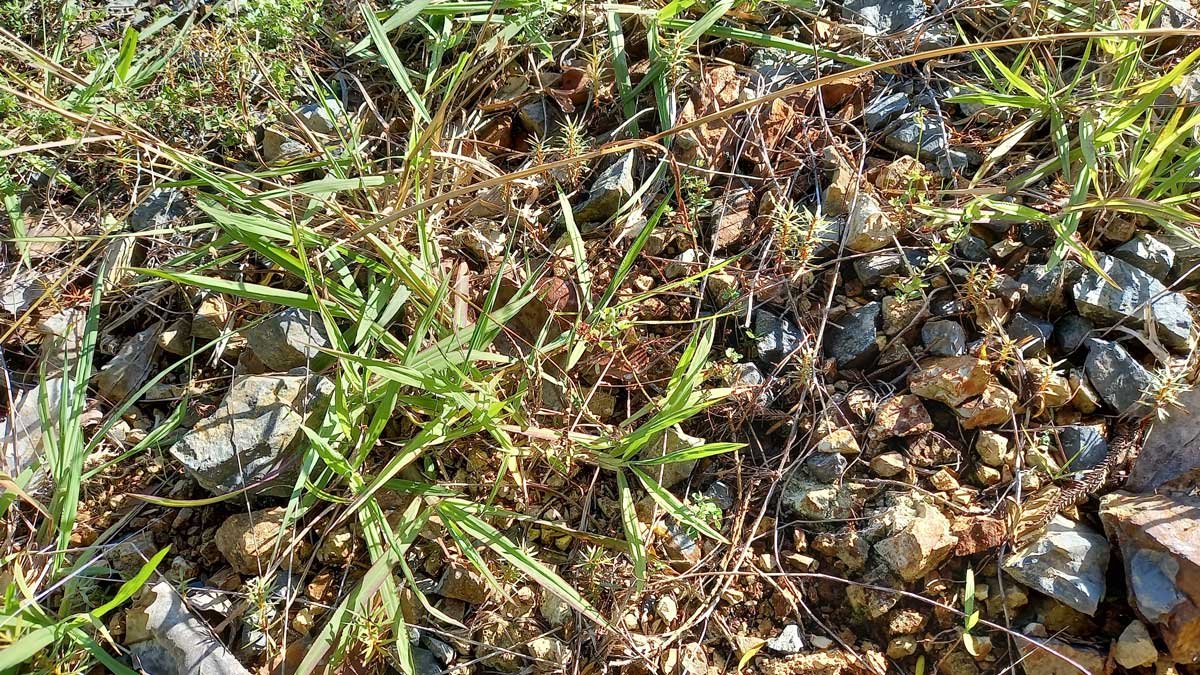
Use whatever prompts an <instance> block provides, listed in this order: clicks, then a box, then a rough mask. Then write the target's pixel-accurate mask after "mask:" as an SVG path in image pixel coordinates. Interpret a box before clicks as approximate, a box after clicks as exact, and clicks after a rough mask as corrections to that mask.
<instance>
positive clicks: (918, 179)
mask: <svg viewBox="0 0 1200 675" xmlns="http://www.w3.org/2000/svg"><path fill="white" fill-rule="evenodd" d="M928 186H929V173H928V172H927V171H926V170H925V165H924V164H922V163H920V162H918V161H917V160H916V158H915V157H909V156H908V155H900V156H899V157H897V158H896V159H895V160H893V161H892V162H890V163H889V164H887V165H886V166H884V167H883V168H882V169H880V170H879V175H878V176H877V177H876V178H875V187H877V188H879V189H880V190H883V191H884V192H885V193H896V192H905V191H907V190H908V189H910V188H917V189H920V190H924V189H925V188H927V187H928Z"/></svg>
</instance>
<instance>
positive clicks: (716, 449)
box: [629, 443, 746, 466]
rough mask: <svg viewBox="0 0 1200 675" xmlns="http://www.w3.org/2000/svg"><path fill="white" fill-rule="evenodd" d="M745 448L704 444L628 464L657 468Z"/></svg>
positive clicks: (728, 444)
mask: <svg viewBox="0 0 1200 675" xmlns="http://www.w3.org/2000/svg"><path fill="white" fill-rule="evenodd" d="M744 447H746V444H745V443H705V444H704V445H697V446H696V447H694V448H683V449H682V450H676V451H675V452H669V453H667V454H665V455H663V456H661V457H654V458H651V459H635V460H633V461H631V462H629V463H630V464H634V465H637V466H658V465H660V464H675V463H676V462H692V461H695V460H698V459H704V458H705V457H712V456H713V455H723V454H725V453H727V452H733V451H734V450H738V449H740V448H744Z"/></svg>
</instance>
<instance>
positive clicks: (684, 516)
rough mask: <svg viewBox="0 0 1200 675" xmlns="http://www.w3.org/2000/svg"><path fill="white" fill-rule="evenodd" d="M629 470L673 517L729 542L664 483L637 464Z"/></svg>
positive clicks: (697, 529)
mask: <svg viewBox="0 0 1200 675" xmlns="http://www.w3.org/2000/svg"><path fill="white" fill-rule="evenodd" d="M629 470H630V471H632V472H633V475H635V476H637V477H638V480H640V481H641V482H642V486H643V487H645V488H646V491H647V492H649V493H650V496H651V497H653V498H654V501H656V502H658V505H659V506H661V507H662V508H663V510H665V511H666V512H667V513H668V514H670V515H671V517H672V518H674V519H675V520H678V521H679V522H681V523H683V524H684V525H687V526H688V527H690V528H692V529H694V530H696V531H697V532H699V533H701V534H703V535H704V536H706V537H708V538H710V539H713V540H715V541H719V542H721V543H722V544H728V543H729V540H728V539H726V538H725V537H724V536H723V535H722V534H721V533H720V532H717V531H716V530H714V529H713V527H712V525H709V524H708V523H706V522H705V521H704V519H703V518H701V517H700V516H698V515H697V514H696V512H695V511H693V510H692V509H691V508H690V507H688V506H687V505H686V504H684V503H683V502H681V501H679V499H678V498H677V497H676V496H675V495H673V494H671V493H670V492H668V491H667V489H666V488H664V487H663V486H662V485H659V483H658V481H656V480H654V479H653V478H651V477H650V476H649V475H648V474H646V473H645V472H644V471H642V470H641V469H639V468H637V467H636V466H631V467H629Z"/></svg>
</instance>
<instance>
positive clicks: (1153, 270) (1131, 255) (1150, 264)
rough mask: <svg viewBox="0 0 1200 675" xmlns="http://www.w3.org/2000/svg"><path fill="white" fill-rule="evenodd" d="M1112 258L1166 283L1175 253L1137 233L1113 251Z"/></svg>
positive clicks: (1156, 241)
mask: <svg viewBox="0 0 1200 675" xmlns="http://www.w3.org/2000/svg"><path fill="white" fill-rule="evenodd" d="M1112 256H1113V257H1114V258H1118V259H1120V260H1124V261H1125V262H1127V263H1129V264H1130V265H1133V266H1134V267H1136V268H1138V269H1140V270H1142V271H1143V272H1145V273H1146V274H1149V275H1150V276H1152V277H1154V278H1155V279H1158V280H1159V281H1166V280H1167V277H1169V276H1170V274H1171V269H1172V268H1173V267H1175V251H1173V250H1172V249H1171V247H1170V246H1167V245H1166V244H1164V243H1163V242H1161V241H1159V240H1158V239H1155V238H1154V237H1152V236H1150V235H1148V234H1146V233H1145V232H1139V233H1138V234H1136V235H1134V237H1133V239H1130V240H1129V241H1127V242H1125V243H1124V244H1121V245H1120V246H1118V247H1117V248H1115V249H1113V252H1112Z"/></svg>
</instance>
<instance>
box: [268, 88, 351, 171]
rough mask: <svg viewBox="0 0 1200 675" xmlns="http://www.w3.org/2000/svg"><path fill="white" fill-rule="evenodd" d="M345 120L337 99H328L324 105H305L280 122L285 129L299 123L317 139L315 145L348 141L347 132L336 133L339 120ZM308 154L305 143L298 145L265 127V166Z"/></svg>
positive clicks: (318, 103)
mask: <svg viewBox="0 0 1200 675" xmlns="http://www.w3.org/2000/svg"><path fill="white" fill-rule="evenodd" d="M344 116H345V112H344V111H343V110H342V104H341V102H340V101H338V100H337V99H333V98H329V99H325V101H324V102H314V103H307V104H305V105H302V106H300V107H299V108H297V109H296V110H295V111H293V112H292V115H291V116H289V117H287V118H286V119H284V120H283V123H284V125H285V126H288V127H291V126H293V125H294V124H295V122H296V121H297V120H298V121H299V122H300V124H303V125H304V126H305V127H306V128H307V129H308V131H310V132H311V133H312V134H314V135H315V136H316V137H317V140H318V141H328V142H330V143H339V142H341V141H342V140H343V139H344V138H346V137H349V132H348V130H343V131H341V132H339V131H338V126H339V123H340V121H341V119H342V118H343V117H344ZM307 152H309V146H308V143H307V142H304V141H298V140H295V139H292V138H289V137H288V136H285V135H284V134H282V133H280V132H279V131H277V130H276V129H272V128H270V127H268V128H267V129H266V130H265V131H264V132H263V159H264V160H266V162H267V163H268V164H273V163H275V162H276V161H279V160H288V159H293V158H295V157H297V156H300V155H303V154H305V153H307Z"/></svg>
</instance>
